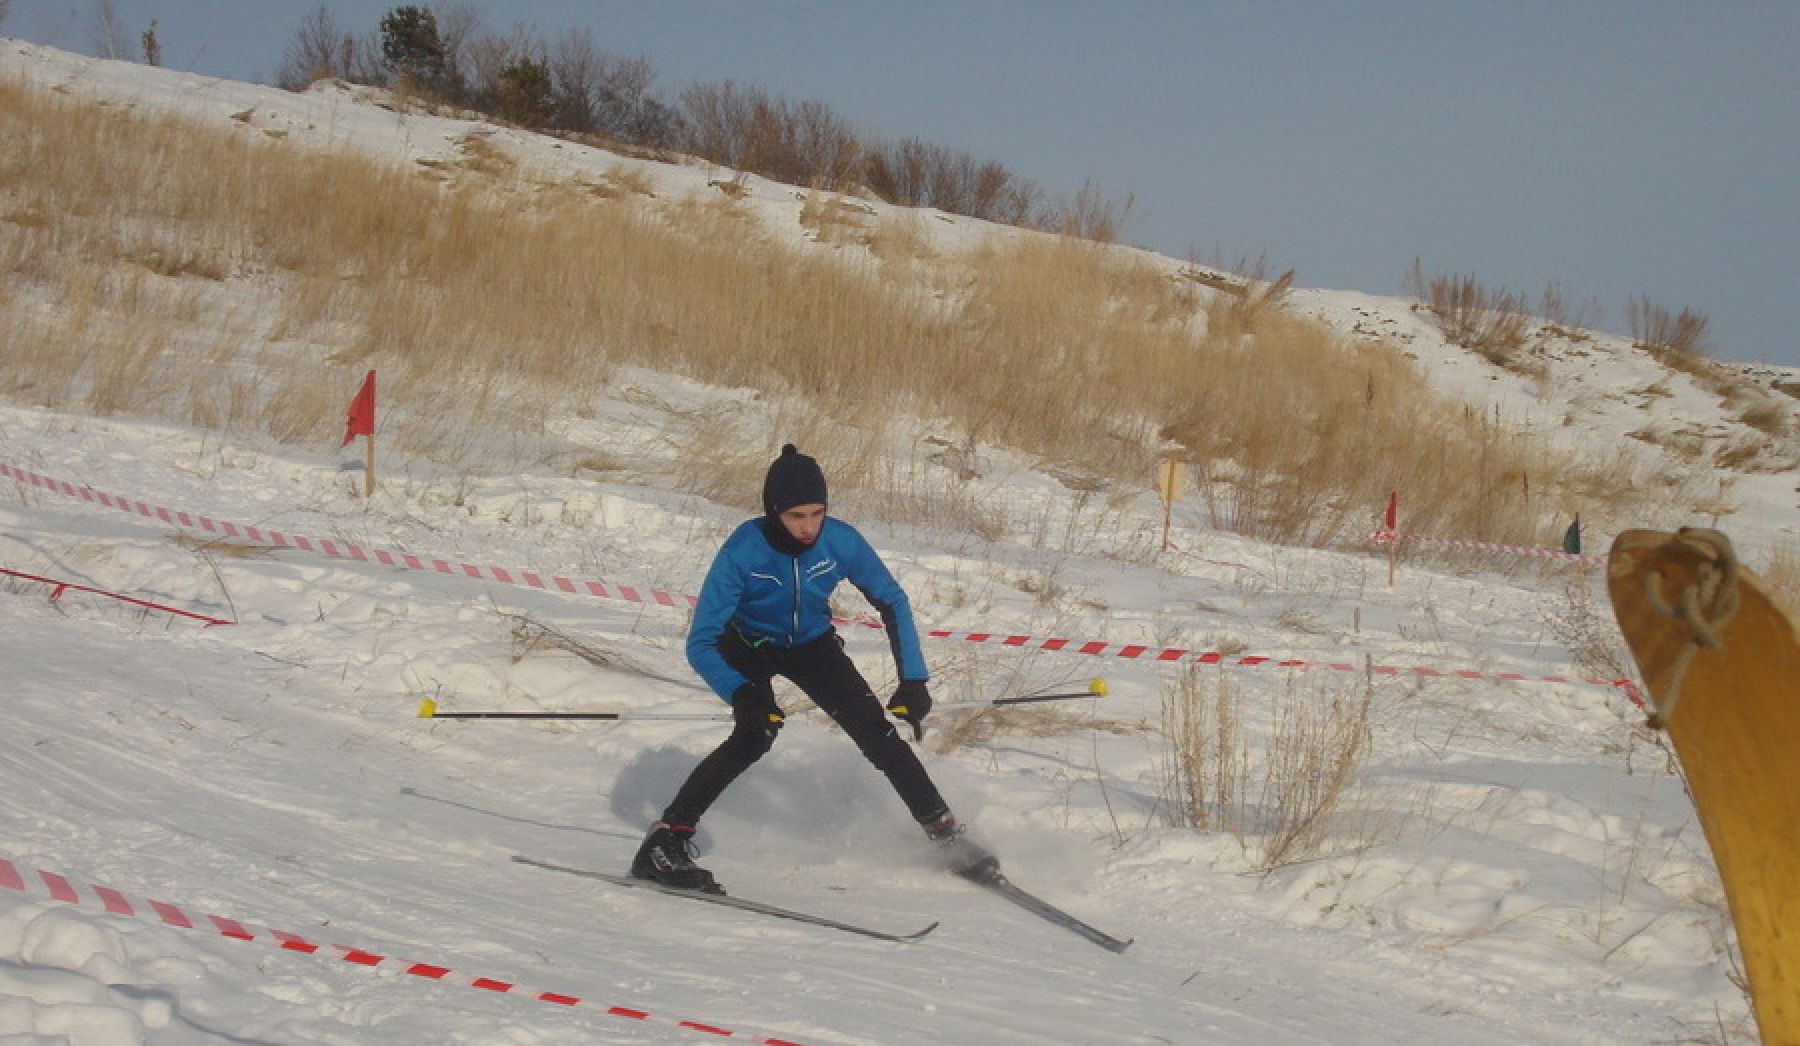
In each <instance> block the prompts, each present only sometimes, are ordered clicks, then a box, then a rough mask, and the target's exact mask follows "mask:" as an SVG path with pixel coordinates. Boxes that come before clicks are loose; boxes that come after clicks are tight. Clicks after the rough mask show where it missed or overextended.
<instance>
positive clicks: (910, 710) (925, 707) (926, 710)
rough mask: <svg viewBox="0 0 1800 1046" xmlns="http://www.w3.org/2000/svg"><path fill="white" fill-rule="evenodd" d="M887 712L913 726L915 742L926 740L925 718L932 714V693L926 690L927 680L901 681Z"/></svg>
mask: <svg viewBox="0 0 1800 1046" xmlns="http://www.w3.org/2000/svg"><path fill="white" fill-rule="evenodd" d="M887 710H888V711H889V712H891V713H892V714H893V715H894V716H895V717H896V718H898V719H903V720H905V721H906V722H908V723H910V724H912V728H913V740H914V741H923V740H925V717H926V716H928V715H930V714H931V691H929V690H927V689H925V680H923V679H902V680H900V685H899V686H897V687H895V688H894V697H893V700H891V701H889V702H888V703H887Z"/></svg>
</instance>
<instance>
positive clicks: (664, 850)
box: [631, 821, 725, 894]
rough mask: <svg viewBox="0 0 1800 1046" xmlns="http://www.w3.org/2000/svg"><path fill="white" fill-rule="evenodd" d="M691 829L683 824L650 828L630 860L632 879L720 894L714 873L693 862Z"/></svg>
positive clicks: (660, 824) (657, 824) (659, 824)
mask: <svg viewBox="0 0 1800 1046" xmlns="http://www.w3.org/2000/svg"><path fill="white" fill-rule="evenodd" d="M695 852H696V851H695V849H694V830H693V828H691V827H688V826H685V825H670V824H664V823H663V822H661V821H658V822H656V823H655V824H653V825H651V826H650V834H649V835H646V836H644V845H642V846H640V847H638V852H637V856H636V857H633V858H632V859H631V877H632V878H633V879H649V880H651V881H653V882H658V883H661V884H662V885H664V886H667V887H671V888H673V889H676V890H694V891H697V892H699V893H717V894H722V893H724V892H725V888H724V887H723V886H720V885H719V883H718V881H717V880H715V879H714V878H713V874H712V873H711V872H709V871H707V870H706V869H704V868H702V867H700V866H699V865H697V864H695V863H694V855H695Z"/></svg>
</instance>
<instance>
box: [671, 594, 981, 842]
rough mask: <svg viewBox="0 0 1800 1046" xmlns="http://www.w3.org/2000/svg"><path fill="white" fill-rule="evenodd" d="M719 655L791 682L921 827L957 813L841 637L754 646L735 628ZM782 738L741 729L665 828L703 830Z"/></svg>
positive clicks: (693, 777)
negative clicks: (734, 785) (734, 786)
mask: <svg viewBox="0 0 1800 1046" xmlns="http://www.w3.org/2000/svg"><path fill="white" fill-rule="evenodd" d="M719 653H720V654H722V655H724V657H725V660H726V662H727V663H728V664H730V665H731V667H732V668H735V669H737V670H738V671H739V672H742V673H743V674H744V675H745V676H746V677H747V678H749V679H751V680H752V681H756V682H764V683H766V682H768V681H769V680H770V679H771V678H773V677H775V676H782V677H784V678H786V679H788V680H791V681H792V682H793V684H794V685H795V686H798V687H799V688H800V690H801V692H802V693H804V694H805V695H806V696H807V697H808V698H811V699H812V702H813V704H815V705H818V706H819V707H820V708H822V709H824V710H825V714H826V715H829V716H830V717H831V718H832V719H833V720H834V721H835V722H836V723H837V725H838V726H840V727H843V729H844V733H846V734H849V735H850V739H851V740H852V741H854V742H856V747H857V748H859V749H861V750H862V754H863V755H864V756H865V757H866V758H867V759H868V760H869V762H871V763H873V764H874V765H875V768H876V769H877V770H880V771H881V772H882V773H883V774H885V775H887V779H888V781H889V782H891V783H892V784H893V786H894V791H896V792H898V793H899V794H900V799H901V801H902V802H904V803H905V804H906V808H907V809H908V810H909V811H911V813H912V816H913V819H914V820H916V821H918V822H919V823H920V824H930V823H931V822H932V821H935V820H937V819H938V818H940V817H942V816H943V815H944V814H946V813H948V812H949V809H950V808H949V807H948V806H947V805H946V804H945V803H944V800H943V797H942V796H940V795H939V794H938V790H937V786H936V785H934V784H932V783H931V778H930V776H928V775H927V774H926V773H925V766H924V764H922V763H920V762H919V757H918V754H917V753H915V752H914V751H913V750H912V746H911V745H908V744H907V743H906V741H905V740H904V739H903V738H902V737H901V736H900V733H899V731H897V730H895V729H894V725H893V724H892V723H890V722H889V721H888V718H887V712H886V710H885V709H884V708H883V707H882V705H881V701H880V700H879V699H877V698H876V696H875V692H874V691H873V690H871V689H869V684H868V681H867V680H865V679H863V677H862V673H861V672H858V671H857V670H856V665H855V663H854V662H852V661H851V660H850V657H849V655H848V654H845V653H844V641H843V639H842V638H840V637H839V636H838V634H837V633H836V632H835V631H831V632H827V633H825V634H824V635H823V636H820V637H819V638H818V639H815V640H813V641H812V642H810V643H806V644H803V645H801V646H797V647H783V646H777V645H776V644H775V643H773V642H769V641H764V642H761V643H759V644H757V645H756V646H751V645H750V644H749V643H748V642H746V641H745V640H744V638H743V637H742V636H740V635H739V634H738V633H737V630H735V629H730V628H728V629H726V630H725V634H724V635H723V636H722V637H720V639H719ZM778 732H779V731H771V730H767V729H764V728H761V727H751V728H746V727H744V726H741V725H740V726H736V727H734V728H733V729H732V731H731V736H730V737H727V738H726V739H725V740H724V742H723V743H721V744H720V745H719V747H717V748H715V749H713V751H712V754H710V755H708V756H707V757H706V758H705V759H702V760H700V765H699V766H696V767H694V772H693V773H691V774H689V775H688V779H687V783H685V784H683V785H682V786H681V791H679V792H677V793H676V794H675V800H674V802H671V803H670V804H669V807H668V809H667V810H665V811H663V817H662V819H663V822H664V823H665V824H673V825H695V824H698V823H699V822H700V817H701V815H703V814H705V813H706V811H707V809H708V808H709V807H711V806H712V804H713V803H714V802H715V801H716V800H717V799H718V798H719V796H720V795H722V794H723V793H724V791H725V789H726V788H727V787H729V786H730V784H731V782H733V781H735V780H737V778H738V775H739V774H741V773H743V772H744V771H745V770H748V769H749V768H750V765H751V764H752V763H754V762H756V761H757V760H758V759H761V758H762V757H763V755H764V754H765V753H767V752H768V751H769V748H770V747H771V746H773V745H774V743H775V735H776V734H777V733H778Z"/></svg>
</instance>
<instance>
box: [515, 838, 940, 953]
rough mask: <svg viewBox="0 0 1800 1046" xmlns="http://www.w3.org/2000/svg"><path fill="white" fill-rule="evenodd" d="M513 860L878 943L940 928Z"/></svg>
mask: <svg viewBox="0 0 1800 1046" xmlns="http://www.w3.org/2000/svg"><path fill="white" fill-rule="evenodd" d="M513 860H514V861H517V862H518V863H520V864H529V865H531V866H533V867H535V868H546V869H549V870H550V871H553V872H566V873H568V874H569V875H579V876H581V877H583V878H585V879H598V880H600V881H601V882H608V883H612V884H613V885H615V886H629V887H632V888H633V889H641V890H654V891H656V892H657V893H662V894H668V895H669V896H670V897H685V898H687V899H688V900H690V901H705V902H706V903H708V904H717V905H722V906H724V907H726V908H736V909H738V910H739V911H745V912H755V913H757V914H758V915H770V916H774V917H775V918H777V919H786V920H788V921H790V922H797V923H806V924H808V925H811V926H823V927H826V928H828V929H832V930H842V931H844V932H845V933H854V934H858V935H860V936H863V937H873V938H875V939H876V940H878V941H916V940H918V939H920V938H921V937H924V936H925V935H926V934H928V933H930V932H931V931H933V930H935V929H937V928H938V924H937V923H935V922H934V923H932V924H931V925H930V926H927V927H925V928H924V929H923V930H918V931H915V932H913V933H887V932H885V931H882V930H871V929H869V928H868V927H866V926H857V925H855V924H854V923H847V922H840V921H838V920H836V919H830V918H827V917H825V916H823V915H813V914H812V913H810V912H798V911H795V910H793V909H792V908H781V907H778V906H776V905H773V904H764V903H763V902H761V901H751V900H746V899H744V898H742V897H732V896H729V895H727V894H722V893H702V892H701V891H699V890H678V889H676V888H674V887H672V886H664V885H663V884H661V883H659V882H655V881H653V880H650V879H633V878H631V877H630V876H628V875H609V874H607V873H606V872H596V871H594V870H592V869H589V868H575V867H572V866H570V865H566V864H557V863H556V862H554V861H540V860H538V859H537V858H535V857H526V856H524V855H522V854H514V855H513Z"/></svg>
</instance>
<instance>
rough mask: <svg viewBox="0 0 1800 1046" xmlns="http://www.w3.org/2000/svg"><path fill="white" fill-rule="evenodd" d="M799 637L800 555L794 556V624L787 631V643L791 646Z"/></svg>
mask: <svg viewBox="0 0 1800 1046" xmlns="http://www.w3.org/2000/svg"><path fill="white" fill-rule="evenodd" d="M799 638H800V557H799V556H795V557H794V624H793V627H792V628H790V629H789V631H788V645H789V646H793V645H794V644H795V643H796V642H798V641H799Z"/></svg>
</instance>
